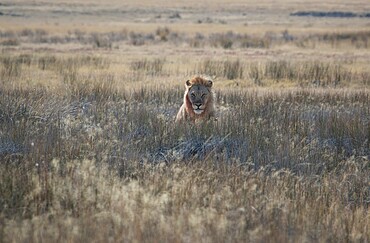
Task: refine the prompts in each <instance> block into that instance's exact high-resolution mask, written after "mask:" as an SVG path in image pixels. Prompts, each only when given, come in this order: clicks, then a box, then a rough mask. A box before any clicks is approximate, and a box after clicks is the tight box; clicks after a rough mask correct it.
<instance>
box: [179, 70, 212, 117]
mask: <svg viewBox="0 0 370 243" xmlns="http://www.w3.org/2000/svg"><path fill="white" fill-rule="evenodd" d="M212 85H213V81H212V80H210V79H207V78H204V77H200V76H195V77H193V78H192V79H190V80H187V81H186V82H185V87H186V90H185V94H184V103H183V104H182V106H181V108H180V110H179V112H178V113H177V116H176V122H178V123H179V122H183V121H192V122H195V121H200V120H203V121H206V120H209V119H210V118H212V117H214V116H215V104H214V93H213V91H212Z"/></svg>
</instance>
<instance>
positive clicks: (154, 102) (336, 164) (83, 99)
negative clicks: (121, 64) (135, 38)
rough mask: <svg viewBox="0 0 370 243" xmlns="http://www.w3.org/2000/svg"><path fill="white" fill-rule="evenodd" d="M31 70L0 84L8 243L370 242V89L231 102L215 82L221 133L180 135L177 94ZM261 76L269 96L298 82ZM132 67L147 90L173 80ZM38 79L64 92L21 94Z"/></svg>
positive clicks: (238, 94)
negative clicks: (282, 83) (28, 79)
mask: <svg viewBox="0 0 370 243" xmlns="http://www.w3.org/2000/svg"><path fill="white" fill-rule="evenodd" d="M22 58H23V59H22ZM22 58H21V56H14V57H9V58H8V59H2V62H3V63H5V62H9V60H10V63H12V65H14V66H15V67H20V68H21V69H20V70H22V71H20V76H19V75H18V73H17V72H10V73H9V72H8V73H4V75H5V76H4V77H6V78H7V84H6V85H3V86H0V94H1V95H0V158H1V163H0V195H1V197H0V236H1V239H4V241H25V240H27V239H33V240H35V241H72V242H74V241H106V240H107V239H109V240H112V241H144V242H149V241H150V242H151V241H153V239H155V240H158V241H164V242H166V241H171V242H172V241H180V242H182V241H205V242H225V241H336V242H337V241H338V242H339V241H367V240H368V239H369V238H370V235H369V231H368V225H369V217H368V215H369V211H368V208H369V201H370V192H369V188H368V187H369V183H370V181H369V179H370V178H369V176H368V175H369V173H370V164H369V156H370V146H369V141H370V139H369V136H370V134H369V131H370V130H369V117H370V109H369V107H370V95H369V92H368V91H367V90H366V89H364V90H352V89H324V88H320V87H317V88H295V89H288V90H273V89H266V88H265V89H237V90H234V89H221V88H218V86H217V82H215V90H216V96H217V97H216V98H217V99H216V100H217V101H218V108H219V114H218V121H216V122H209V123H205V124H201V125H200V124H194V125H189V124H182V125H177V124H175V123H174V116H175V114H176V112H177V109H178V108H179V106H180V104H181V101H182V94H183V89H182V88H179V86H177V85H151V86H150V85H142V84H135V85H132V86H129V87H126V86H125V85H126V84H127V83H122V82H121V80H118V79H117V77H116V75H115V74H114V73H113V74H112V73H111V74H110V75H108V73H107V72H106V69H107V68H109V66H110V63H109V61H107V60H105V59H99V58H98V59H95V58H94V57H80V56H77V57H75V58H71V59H69V58H62V57H60V56H55V57H52V56H37V55H35V56H23V57H22ZM16 60H18V61H16ZM19 60H21V61H19ZM161 60H162V59H161ZM203 64H207V61H205V62H204V63H203ZM255 64H259V65H258V66H256V69H257V71H258V72H259V73H260V74H258V75H262V76H261V80H262V82H263V80H264V79H265V78H266V77H269V78H271V79H273V78H275V79H276V80H283V79H289V78H291V79H293V78H294V77H297V76H294V75H298V74H295V73H294V74H292V73H290V72H288V70H291V69H292V67H293V69H292V70H297V69H295V68H297V66H294V65H295V64H292V63H289V62H287V63H285V62H276V63H272V62H271V63H266V64H265V66H264V65H262V64H260V63H255ZM129 65H132V66H128V67H129V68H132V69H133V71H134V70H138V71H137V72H142V73H143V74H142V75H143V77H146V76H148V77H149V78H151V79H156V78H157V79H161V78H163V77H164V76H165V75H164V74H163V70H162V69H160V71H159V72H156V73H155V75H156V76H155V77H153V76H152V73H151V72H152V71H153V70H156V68H157V65H159V66H161V67H162V68H163V66H164V65H166V63H165V62H163V63H162V64H157V63H156V62H155V60H154V61H152V60H149V59H145V60H144V59H141V60H139V61H137V62H132V63H131V64H129ZM212 65H216V66H215V67H214V66H212ZM217 65H220V66H217ZM228 65H231V66H232V67H238V68H240V70H243V71H242V72H240V70H239V69H238V68H237V69H236V70H239V71H235V69H233V68H231V69H227V68H225V67H227V66H228ZM243 65H245V63H244V64H243V62H242V61H240V60H239V61H237V62H234V61H229V62H216V61H209V64H207V65H205V66H204V67H207V68H210V69H209V70H206V69H205V70H204V71H205V72H212V71H213V70H220V72H221V73H220V75H223V76H224V77H226V78H230V76H228V75H231V74H235V73H236V78H238V79H241V78H243V77H244V75H246V74H248V72H246V71H244V70H247V68H246V66H243ZM260 65H261V66H260ZM307 65H308V66H309V67H310V68H311V67H318V68H319V70H321V69H320V68H322V66H321V65H319V64H315V63H309V64H307ZM98 67H99V68H100V70H99V71H100V72H94V71H96V69H99V68H98ZM220 67H222V68H220ZM267 67H268V68H267ZM335 67H336V66H335V65H334V66H333V65H331V64H328V65H327V66H325V65H324V69H325V70H326V68H327V70H335ZM310 68H308V69H307V70H311V69H310ZM29 69H31V70H39V71H40V72H51V73H52V75H56V76H57V77H58V79H59V81H60V82H61V83H62V85H60V87H59V88H58V89H48V88H47V84H48V82H47V81H48V80H47V79H46V80H44V82H43V83H41V85H40V86H37V88H35V86H32V85H31V84H30V85H28V86H19V85H15V84H16V83H17V82H19V81H20V79H21V78H22V75H24V74H25V73H28V72H29ZM5 70H6V69H5ZM83 70H88V72H83ZM313 70H315V69H313ZM339 70H342V69H339ZM135 72H136V71H135ZM303 73H306V71H302V72H301V74H303ZM329 73H330V72H329ZM210 75H212V73H210ZM216 75H218V74H216ZM238 75H239V76H238ZM290 75H292V76H290ZM307 75H309V77H314V75H317V76H318V77H320V75H324V74H321V73H320V72H316V71H312V74H311V73H309V74H307ZM69 76H70V77H72V78H73V81H72V80H69V81H68V80H66V77H69ZM46 77H48V76H46ZM324 77H325V76H324ZM256 80H257V79H256ZM297 82H299V81H297ZM120 85H122V86H125V87H120ZM297 86H298V85H297ZM320 86H322V84H320ZM163 87H165V88H163ZM219 87H220V86H219Z"/></svg>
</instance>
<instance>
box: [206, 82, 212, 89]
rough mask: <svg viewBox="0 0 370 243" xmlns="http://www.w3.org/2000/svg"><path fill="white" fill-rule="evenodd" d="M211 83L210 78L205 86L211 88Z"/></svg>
mask: <svg viewBox="0 0 370 243" xmlns="http://www.w3.org/2000/svg"><path fill="white" fill-rule="evenodd" d="M212 85H213V81H212V80H208V84H207V87H209V88H211V87H212Z"/></svg>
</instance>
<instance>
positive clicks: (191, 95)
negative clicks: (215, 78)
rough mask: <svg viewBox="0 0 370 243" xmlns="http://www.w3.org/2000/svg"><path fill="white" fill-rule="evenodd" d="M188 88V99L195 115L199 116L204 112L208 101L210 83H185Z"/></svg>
mask: <svg viewBox="0 0 370 243" xmlns="http://www.w3.org/2000/svg"><path fill="white" fill-rule="evenodd" d="M186 86H187V88H188V93H187V96H188V99H189V101H190V103H191V106H192V108H193V111H194V113H195V114H197V115H200V114H202V113H203V112H204V110H205V109H206V107H207V102H208V100H209V99H210V96H211V95H212V94H211V91H210V88H211V87H212V81H208V83H207V85H202V84H194V85H192V84H191V83H190V82H186Z"/></svg>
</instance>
